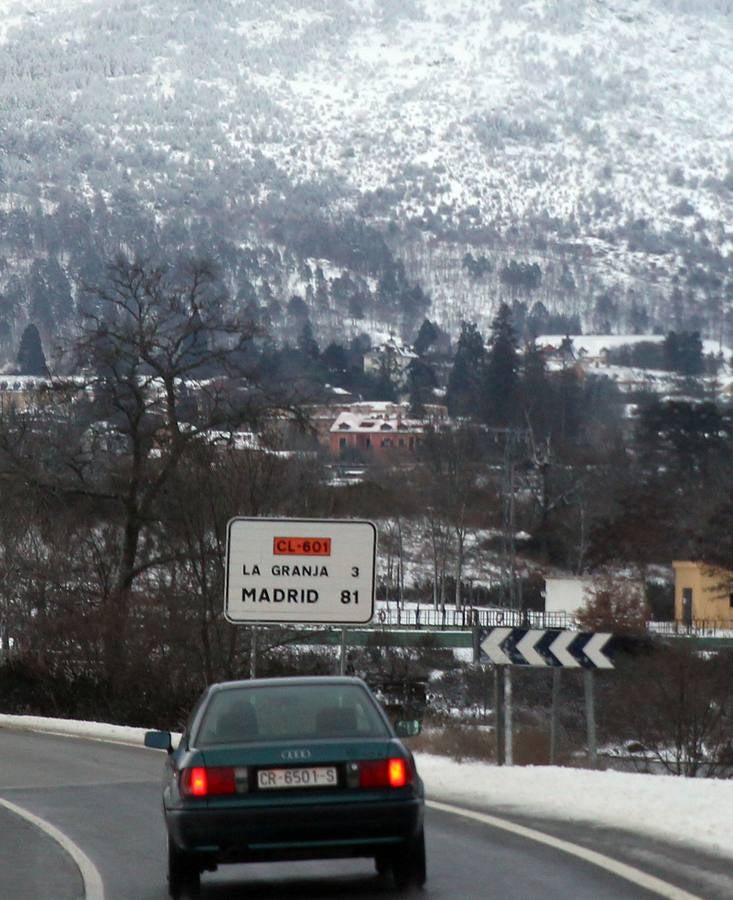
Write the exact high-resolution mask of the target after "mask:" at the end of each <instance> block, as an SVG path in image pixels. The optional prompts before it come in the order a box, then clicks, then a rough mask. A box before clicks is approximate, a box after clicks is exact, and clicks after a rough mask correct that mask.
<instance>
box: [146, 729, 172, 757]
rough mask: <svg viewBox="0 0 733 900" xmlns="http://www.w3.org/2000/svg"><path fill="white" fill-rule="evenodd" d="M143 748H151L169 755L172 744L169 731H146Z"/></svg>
mask: <svg viewBox="0 0 733 900" xmlns="http://www.w3.org/2000/svg"><path fill="white" fill-rule="evenodd" d="M145 746H146V747H151V748H152V749H153V750H165V752H166V753H171V752H172V750H173V742H172V741H171V733H170V731H146V732H145Z"/></svg>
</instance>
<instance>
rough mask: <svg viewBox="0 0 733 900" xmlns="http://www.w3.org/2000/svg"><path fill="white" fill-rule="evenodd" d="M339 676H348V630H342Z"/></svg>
mask: <svg viewBox="0 0 733 900" xmlns="http://www.w3.org/2000/svg"><path fill="white" fill-rule="evenodd" d="M339 674H340V675H345V674H346V629H345V628H342V629H341V656H340V658H339Z"/></svg>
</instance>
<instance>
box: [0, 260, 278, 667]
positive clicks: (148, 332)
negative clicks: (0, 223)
mask: <svg viewBox="0 0 733 900" xmlns="http://www.w3.org/2000/svg"><path fill="white" fill-rule="evenodd" d="M89 297H90V300H89V302H88V303H87V307H88V311H87V315H86V318H85V323H84V328H83V332H82V334H81V336H80V337H79V338H78V340H77V341H76V342H75V343H74V345H73V347H72V348H71V353H70V356H71V357H72V358H73V359H74V360H75V361H76V363H77V365H78V366H79V367H83V368H82V369H81V370H82V371H83V372H84V373H85V375H84V378H83V381H82V380H80V379H78V378H77V379H66V380H61V381H60V382H58V383H57V384H56V386H55V390H53V391H52V392H50V394H49V396H48V398H47V403H46V405H45V406H44V407H43V408H41V409H39V410H37V411H36V413H35V414H34V415H14V416H10V417H8V418H6V420H5V421H4V423H3V427H2V428H0V467H1V468H0V472H2V473H4V474H5V475H6V476H7V477H18V478H21V479H23V480H24V481H25V482H26V483H28V484H30V485H32V486H33V487H34V489H36V490H39V491H41V492H45V493H46V494H47V495H49V496H54V497H60V498H66V499H67V500H70V499H71V498H74V499H76V500H78V499H79V498H84V499H86V500H87V501H88V502H90V503H93V504H94V505H95V509H97V510H98V511H101V513H103V516H104V519H105V521H106V522H108V523H112V524H113V526H114V529H115V532H116V539H115V540H114V541H113V542H110V546H109V549H110V551H111V552H112V553H113V558H112V560H111V567H110V572H109V577H108V579H107V588H106V594H105V595H104V597H103V600H102V603H103V608H104V622H105V641H104V658H105V662H106V666H107V674H108V677H109V679H110V682H111V683H114V682H117V681H119V680H120V678H121V677H122V675H123V674H124V670H125V668H126V654H125V649H124V646H125V637H126V635H127V633H128V630H129V613H130V603H131V596H132V593H133V589H134V587H135V585H136V582H138V581H139V579H140V578H141V576H143V574H144V573H145V572H147V571H149V570H150V569H151V568H153V567H154V566H156V565H160V564H161V563H163V562H165V557H164V556H161V550H162V545H161V540H160V535H161V519H160V504H161V501H162V499H163V498H164V497H165V494H166V492H167V491H168V490H169V489H170V486H171V484H172V480H173V478H174V475H175V474H176V473H177V472H178V471H179V469H180V468H181V466H182V465H184V463H185V462H186V460H187V459H188V458H189V456H190V455H191V453H192V452H193V450H194V448H196V447H197V446H199V445H200V443H201V441H202V440H206V439H207V437H208V435H209V433H210V431H211V430H212V429H219V430H222V429H236V428H239V427H242V425H243V424H245V425H247V426H249V427H251V426H252V424H257V423H259V422H261V421H262V419H263V417H264V416H265V415H266V414H267V412H268V411H269V410H271V408H272V402H273V401H272V400H271V398H267V397H265V395H264V393H263V391H262V390H261V388H260V387H259V386H258V385H257V383H256V380H255V378H254V375H253V373H252V371H251V370H245V369H244V367H243V366H242V365H241V360H242V359H243V358H245V357H246V353H245V351H246V348H247V345H248V342H249V341H250V339H251V338H252V337H253V336H254V334H255V330H254V328H253V327H252V326H251V325H250V324H248V323H243V322H240V321H238V320H237V319H236V318H232V317H231V316H229V315H228V313H227V303H226V296H225V294H224V292H223V291H222V290H221V289H220V287H219V286H218V284H217V281H216V278H215V273H214V271H213V269H212V267H211V266H210V265H209V264H208V263H205V262H193V263H190V264H186V265H184V266H182V267H181V268H180V270H179V271H173V270H169V269H165V268H163V267H159V266H153V265H149V264H144V263H138V262H130V261H129V260H127V259H124V258H122V257H120V258H119V259H117V260H116V261H115V263H113V264H112V265H111V266H110V268H109V272H108V280H107V281H106V282H105V284H103V285H101V286H97V287H95V288H93V289H90V290H89ZM77 371H79V369H77Z"/></svg>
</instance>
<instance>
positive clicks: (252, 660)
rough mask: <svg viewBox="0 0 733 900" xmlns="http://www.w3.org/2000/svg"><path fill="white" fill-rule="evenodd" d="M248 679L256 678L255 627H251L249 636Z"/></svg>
mask: <svg viewBox="0 0 733 900" xmlns="http://www.w3.org/2000/svg"><path fill="white" fill-rule="evenodd" d="M249 677H250V678H257V626H256V625H252V626H251V631H250V636H249Z"/></svg>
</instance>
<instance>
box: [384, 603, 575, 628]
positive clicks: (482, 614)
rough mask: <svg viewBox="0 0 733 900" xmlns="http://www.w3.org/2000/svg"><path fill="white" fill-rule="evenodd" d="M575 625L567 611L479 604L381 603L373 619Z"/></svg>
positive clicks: (388, 623)
mask: <svg viewBox="0 0 733 900" xmlns="http://www.w3.org/2000/svg"><path fill="white" fill-rule="evenodd" d="M476 625H480V626H482V627H484V628H497V627H500V626H506V627H509V628H572V627H573V619H572V617H571V616H568V615H567V614H566V613H545V612H537V611H535V610H525V611H522V610H517V609H496V608H495V607H492V608H491V609H486V608H482V607H480V606H468V607H463V608H462V609H456V608H455V607H448V606H446V607H444V608H442V609H441V608H439V607H438V608H436V607H434V606H424V607H421V606H407V607H400V606H398V605H397V604H390V605H388V606H381V607H380V608H379V609H378V610H377V612H376V614H375V616H374V619H373V620H372V626H373V627H375V628H379V627H380V626H384V627H390V628H399V627H402V628H430V629H439V630H446V629H455V628H474V627H475V626H476Z"/></svg>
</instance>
